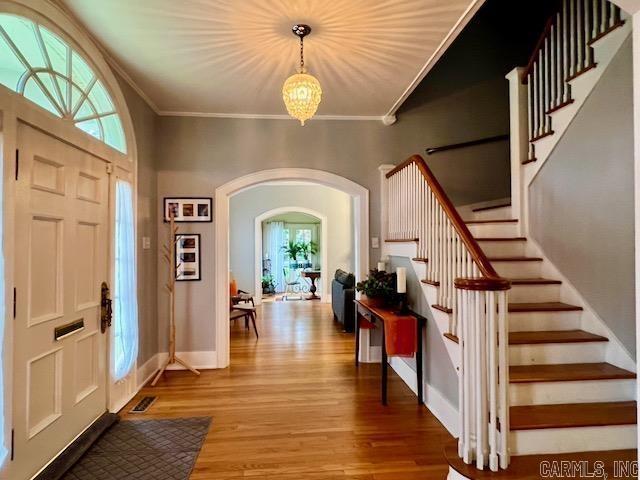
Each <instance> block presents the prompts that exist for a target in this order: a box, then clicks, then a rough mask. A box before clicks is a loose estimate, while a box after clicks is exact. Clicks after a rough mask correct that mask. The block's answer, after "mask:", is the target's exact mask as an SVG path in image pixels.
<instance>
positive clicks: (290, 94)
mask: <svg viewBox="0 0 640 480" xmlns="http://www.w3.org/2000/svg"><path fill="white" fill-rule="evenodd" d="M292 30H293V34H294V35H296V36H297V37H298V38H299V39H300V68H299V69H298V73H296V74H294V75H291V76H290V77H289V78H287V79H286V80H285V82H284V85H283V86H282V99H283V100H284V104H285V105H286V107H287V112H289V115H291V116H292V117H293V118H297V119H298V120H300V124H301V125H304V122H306V121H307V120H309V119H310V118H311V117H313V116H314V115H315V113H316V110H318V105H320V101H321V100H322V88H321V87H320V82H319V81H318V79H317V78H316V77H314V76H313V75H309V74H308V73H307V70H306V69H305V68H304V37H306V36H307V35H309V34H310V33H311V27H310V26H309V25H294V26H293V29H292Z"/></svg>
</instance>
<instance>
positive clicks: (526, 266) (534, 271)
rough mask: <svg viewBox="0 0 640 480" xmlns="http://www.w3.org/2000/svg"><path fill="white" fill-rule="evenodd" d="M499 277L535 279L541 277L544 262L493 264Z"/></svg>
mask: <svg viewBox="0 0 640 480" xmlns="http://www.w3.org/2000/svg"><path fill="white" fill-rule="evenodd" d="M491 265H493V268H495V270H496V272H498V275H500V276H503V277H505V278H535V277H540V276H541V273H540V271H541V267H542V262H529V261H527V262H491Z"/></svg>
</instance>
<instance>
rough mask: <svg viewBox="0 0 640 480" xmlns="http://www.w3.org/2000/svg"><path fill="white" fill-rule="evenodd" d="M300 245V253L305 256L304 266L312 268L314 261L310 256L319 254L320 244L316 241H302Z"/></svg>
mask: <svg viewBox="0 0 640 480" xmlns="http://www.w3.org/2000/svg"><path fill="white" fill-rule="evenodd" d="M298 246H299V247H300V255H302V258H304V263H303V265H302V268H311V267H312V263H311V261H310V256H311V255H317V254H318V244H317V243H316V242H314V241H311V242H300V243H299V244H298Z"/></svg>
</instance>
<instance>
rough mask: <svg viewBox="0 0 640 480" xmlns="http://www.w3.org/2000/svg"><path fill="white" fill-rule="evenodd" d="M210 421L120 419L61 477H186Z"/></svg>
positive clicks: (151, 479) (180, 479)
mask: <svg viewBox="0 0 640 480" xmlns="http://www.w3.org/2000/svg"><path fill="white" fill-rule="evenodd" d="M210 424H211V418H210V417H197V418H176V419H168V420H126V421H121V422H119V423H117V424H116V425H114V426H113V427H111V428H110V429H109V430H107V432H105V434H104V435H103V436H102V437H100V439H99V440H98V441H97V442H96V444H95V445H93V446H92V447H91V449H90V450H89V451H88V452H87V453H86V454H85V455H84V456H83V457H82V458H81V459H80V460H79V461H78V463H76V465H74V466H73V468H72V469H71V470H70V471H69V472H67V474H66V475H65V476H64V477H63V479H64V480H116V479H117V480H121V479H125V478H126V479H130V480H165V479H166V480H187V479H188V478H189V475H190V474H191V470H192V469H193V465H194V464H195V461H196V458H197V457H198V453H199V452H200V449H201V448H202V444H203V442H204V439H205V437H206V436H207V432H208V431H209V425H210Z"/></svg>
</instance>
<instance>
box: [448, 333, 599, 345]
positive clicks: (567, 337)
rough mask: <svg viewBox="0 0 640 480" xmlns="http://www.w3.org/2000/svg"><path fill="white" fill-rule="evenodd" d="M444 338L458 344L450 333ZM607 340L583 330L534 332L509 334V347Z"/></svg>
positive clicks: (456, 338) (457, 339)
mask: <svg viewBox="0 0 640 480" xmlns="http://www.w3.org/2000/svg"><path fill="white" fill-rule="evenodd" d="M444 337H445V338H448V339H449V340H451V341H452V342H456V343H459V342H460V339H459V338H458V337H457V336H456V335H453V334H451V333H445V334H444ZM608 341H609V339H608V338H606V337H602V336H600V335H595V334H593V333H589V332H585V331H583V330H560V331H556V330H550V331H536V332H509V345H540V344H545V343H587V342H608Z"/></svg>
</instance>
